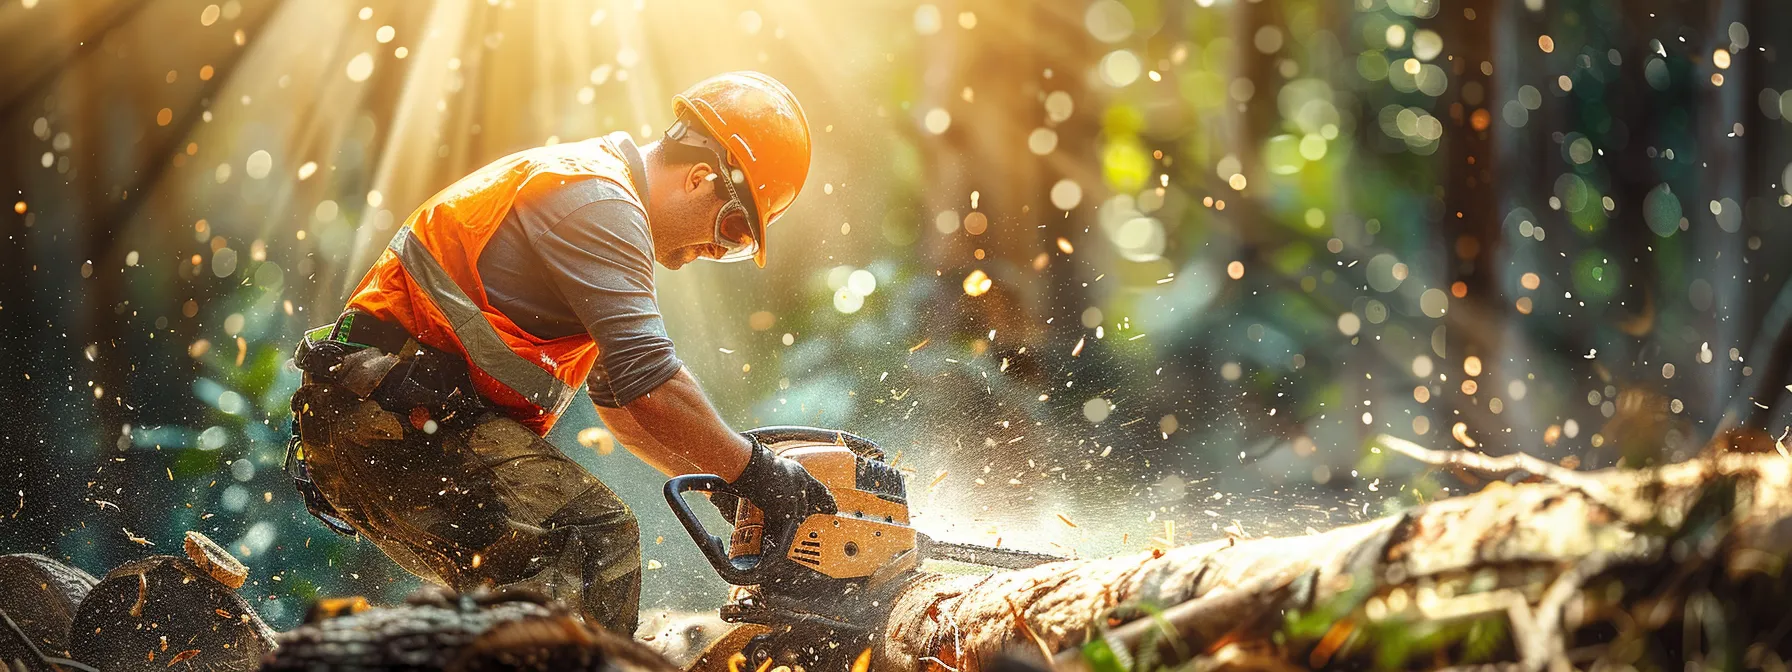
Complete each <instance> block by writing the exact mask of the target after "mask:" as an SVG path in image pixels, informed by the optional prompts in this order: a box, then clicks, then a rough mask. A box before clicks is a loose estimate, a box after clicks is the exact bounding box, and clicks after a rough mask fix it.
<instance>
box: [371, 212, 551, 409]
mask: <svg viewBox="0 0 1792 672" xmlns="http://www.w3.org/2000/svg"><path fill="white" fill-rule="evenodd" d="M387 247H388V248H389V249H391V250H392V252H393V254H396V255H397V256H398V264H399V265H400V266H403V267H404V272H405V273H406V274H408V275H410V276H411V280H412V281H414V282H416V283H417V285H418V286H419V287H422V288H423V291H424V293H425V294H426V295H427V296H428V297H429V302H430V303H432V304H435V307H436V310H440V311H442V316H443V317H446V318H448V323H449V324H450V325H452V326H453V328H454V335H455V337H457V338H459V339H460V344H461V348H462V349H464V350H466V351H467V360H468V361H470V362H472V364H473V366H475V367H478V368H479V370H480V371H483V372H485V374H486V375H488V376H491V377H492V378H493V379H495V380H497V381H498V382H499V383H503V385H504V386H505V387H508V388H510V389H511V391H513V392H516V393H517V394H518V395H521V396H522V397H523V398H524V399H528V400H529V403H532V404H535V405H536V406H540V407H542V408H544V409H548V410H549V411H550V412H551V413H552V414H553V415H559V414H561V413H563V412H565V411H566V407H567V406H568V405H570V404H571V403H572V398H573V394H574V393H575V392H577V390H575V389H573V388H572V387H569V386H567V384H566V383H565V382H564V381H562V380H560V379H559V378H555V377H554V374H552V373H549V372H548V371H547V370H545V369H542V368H541V367H539V366H536V365H535V364H534V363H533V362H530V361H529V360H527V359H524V358H523V356H522V355H519V354H516V351H515V350H511V349H510V346H509V345H506V344H505V343H504V339H503V338H502V337H500V336H498V330H497V329H494V328H492V323H491V322H488V321H486V319H485V314H484V313H482V312H480V310H479V307H478V306H477V305H474V304H473V299H472V298H471V297H468V296H467V294H466V292H463V291H461V288H460V285H457V284H454V279H453V278H452V277H450V276H449V275H448V271H447V269H444V268H442V265H441V264H440V263H438V262H437V261H436V258H435V257H434V256H433V255H431V254H430V253H429V250H428V249H425V248H424V247H423V244H422V243H421V242H418V241H417V234H415V233H412V232H411V227H408V226H407V227H404V229H402V230H400V231H399V232H398V235H396V236H393V237H392V242H391V244H389V245H387Z"/></svg>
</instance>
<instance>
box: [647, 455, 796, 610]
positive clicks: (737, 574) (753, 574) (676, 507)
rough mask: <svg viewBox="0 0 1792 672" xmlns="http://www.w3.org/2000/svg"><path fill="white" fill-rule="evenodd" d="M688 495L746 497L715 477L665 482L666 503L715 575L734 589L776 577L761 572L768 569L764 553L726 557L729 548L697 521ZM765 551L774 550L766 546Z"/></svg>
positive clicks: (699, 475) (707, 476)
mask: <svg viewBox="0 0 1792 672" xmlns="http://www.w3.org/2000/svg"><path fill="white" fill-rule="evenodd" d="M687 492H725V493H728V494H730V495H734V496H735V497H738V498H740V499H743V500H745V499H746V498H745V497H743V496H741V494H740V491H738V490H735V489H734V486H733V485H730V484H729V483H728V481H725V480H723V479H722V477H720V476H716V475H714V474H689V475H685V476H674V477H672V479H671V480H668V481H666V503H667V504H669V505H671V507H672V513H673V515H676V516H678V522H679V524H681V525H684V531H685V532H687V533H689V534H690V535H691V541H694V542H697V548H698V549H699V550H702V551H703V558H704V559H706V560H708V561H709V565H710V566H711V567H714V568H715V570H716V574H718V575H720V576H721V577H722V580H723V581H727V582H728V583H730V584H732V585H736V586H755V585H759V584H761V583H767V582H769V581H770V580H772V579H773V578H776V577H772V576H769V575H767V573H766V572H764V571H761V569H762V568H764V567H769V566H770V565H768V563H766V562H765V556H764V554H763V553H762V554H761V555H756V556H751V557H743V558H730V557H728V547H727V546H726V545H725V544H724V542H723V541H722V538H721V537H718V536H716V535H713V534H710V533H709V530H708V529H706V528H704V527H703V521H701V520H698V519H697V513H696V512H695V511H692V510H691V504H690V502H687V501H685V499H684V493H687ZM765 550H774V549H773V548H771V547H769V546H768V547H766V549H765Z"/></svg>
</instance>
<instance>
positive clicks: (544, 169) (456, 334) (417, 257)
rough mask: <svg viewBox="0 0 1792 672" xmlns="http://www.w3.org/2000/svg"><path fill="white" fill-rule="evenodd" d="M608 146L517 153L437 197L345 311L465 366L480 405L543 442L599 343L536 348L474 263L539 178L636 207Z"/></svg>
mask: <svg viewBox="0 0 1792 672" xmlns="http://www.w3.org/2000/svg"><path fill="white" fill-rule="evenodd" d="M615 142H617V140H612V139H611V138H593V139H590V140H585V141H583V142H575V143H567V144H561V145H553V146H549V147H538V148H535V149H529V150H524V151H521V152H517V153H515V154H511V155H510V156H506V157H504V158H502V159H499V160H497V161H495V162H492V163H491V164H489V165H487V166H485V167H484V168H480V169H479V170H477V171H475V172H474V173H473V174H471V175H468V176H466V177H464V178H461V180H460V181H458V182H455V183H454V184H452V185H450V186H449V187H448V188H447V189H443V190H442V191H441V193H438V194H436V195H435V196H433V197H431V198H430V199H429V200H428V201H426V202H424V203H423V205H422V206H420V207H418V208H417V210H416V212H413V213H411V216H410V218H409V219H407V220H405V225H404V227H403V228H401V229H399V231H398V234H397V235H395V236H393V237H392V242H391V243H390V244H389V245H387V247H386V250H385V251H384V252H381V253H380V257H379V260H377V261H375V262H374V264H373V268H372V269H371V270H369V271H368V272H367V277H364V278H362V279H361V284H360V286H359V287H356V288H355V292H354V294H353V295H352V296H351V297H350V298H349V301H348V307H349V308H351V309H355V310H360V311H362V312H365V313H368V314H370V315H372V316H373V317H376V318H379V319H380V320H384V321H386V322H391V323H395V324H398V325H400V326H403V327H404V328H405V330H406V331H408V332H410V333H411V336H412V337H414V338H416V339H417V341H418V342H419V343H423V344H426V345H429V346H431V347H434V348H436V349H439V350H442V351H445V352H451V353H455V354H459V355H461V356H463V357H465V358H466V361H467V368H468V369H470V371H471V373H472V379H473V387H474V388H476V389H477V390H478V392H479V393H480V394H481V395H483V396H484V397H485V398H486V400H487V401H489V402H491V403H492V404H493V405H494V406H496V407H497V408H499V409H500V410H501V411H503V412H504V413H505V414H507V415H509V416H510V417H512V418H515V419H516V420H517V422H520V423H522V424H523V425H524V426H526V427H528V428H530V429H532V430H534V431H535V432H536V433H537V434H547V432H548V430H549V429H551V428H553V426H554V421H556V420H558V419H559V418H560V414H561V413H563V412H565V411H566V407H567V406H568V405H569V404H571V403H572V398H573V396H574V392H575V391H576V390H578V388H579V385H581V384H583V383H584V382H585V376H586V375H587V374H589V373H590V372H591V367H592V366H593V365H594V364H595V363H596V362H597V357H598V354H599V353H598V350H597V343H596V341H594V340H592V338H591V335H590V334H585V333H579V334H574V335H572V336H566V337H562V338H555V339H547V340H544V339H540V338H536V337H535V336H532V335H530V334H529V333H528V332H526V331H524V330H523V329H522V328H521V327H518V326H517V325H516V323H515V322H512V321H511V320H510V318H508V317H505V316H504V314H502V313H499V312H498V311H497V310H496V309H494V308H492V305H491V303H490V302H489V301H488V300H487V299H486V296H485V283H484V282H483V281H481V280H480V278H479V253H480V252H481V251H483V250H484V249H485V244H486V242H487V241H490V240H491V237H492V234H493V233H494V232H496V231H497V230H498V225H499V224H500V223H502V222H503V221H504V218H505V216H507V215H508V214H509V213H510V208H511V205H512V204H513V203H515V202H516V199H517V195H518V194H519V192H521V191H522V190H523V187H524V185H527V184H528V183H529V180H531V179H533V178H535V177H538V176H542V175H558V176H562V177H564V178H567V179H568V180H569V181H570V180H575V179H588V178H593V177H595V178H597V179H601V180H607V181H609V182H611V183H613V184H615V185H616V186H618V187H620V188H621V189H622V191H623V192H624V193H626V194H627V195H628V197H629V199H630V200H631V201H633V202H634V204H635V205H636V206H637V207H640V206H641V203H642V199H641V195H640V194H639V193H637V192H636V190H635V185H634V181H632V180H630V179H629V170H630V169H629V163H628V161H627V160H626V159H625V158H624V157H623V155H622V152H621V150H620V149H618V147H617V145H615V144H614V143H615ZM643 210H645V208H643Z"/></svg>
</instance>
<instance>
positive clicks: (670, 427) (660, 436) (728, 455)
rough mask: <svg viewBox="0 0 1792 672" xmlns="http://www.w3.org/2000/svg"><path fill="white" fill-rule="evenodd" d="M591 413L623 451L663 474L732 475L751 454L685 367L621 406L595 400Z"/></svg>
mask: <svg viewBox="0 0 1792 672" xmlns="http://www.w3.org/2000/svg"><path fill="white" fill-rule="evenodd" d="M597 417H598V418H599V419H601V420H603V422H604V426H605V427H608V428H610V432H611V433H613V434H615V435H616V439H617V440H618V441H621V442H622V445H623V446H625V447H627V448H628V449H629V452H632V453H634V454H635V456H636V457H639V458H641V460H642V461H643V462H646V463H647V464H649V465H652V466H653V468H655V469H658V470H660V471H661V472H662V473H665V474H666V475H668V476H678V475H682V474H695V473H706V474H715V475H717V476H721V477H722V478H723V479H726V480H728V481H734V480H735V479H737V478H738V477H739V476H740V473H741V470H742V469H745V468H746V466H747V460H748V459H749V458H750V457H751V456H752V452H751V447H750V446H749V445H748V444H747V441H746V439H743V438H741V436H740V435H739V434H736V433H735V432H734V430H731V429H729V428H728V425H727V424H726V423H724V422H722V417H721V416H720V415H718V414H717V413H716V410H715V408H714V407H712V406H710V405H709V399H708V398H706V397H704V396H703V389H702V388H701V387H699V386H698V385H697V379H696V378H695V377H693V376H692V375H691V372H690V371H689V370H687V369H683V368H680V369H679V370H678V373H677V374H675V375H673V376H672V377H671V378H669V379H667V380H666V382H664V383H661V384H660V385H659V387H655V388H653V391H651V392H648V393H647V394H644V395H642V396H640V397H637V398H636V399H634V400H633V401H631V402H629V403H628V404H626V405H624V406H622V407H621V408H605V407H603V406H598V407H597Z"/></svg>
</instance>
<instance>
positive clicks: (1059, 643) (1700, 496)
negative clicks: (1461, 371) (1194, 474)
mask: <svg viewBox="0 0 1792 672" xmlns="http://www.w3.org/2000/svg"><path fill="white" fill-rule="evenodd" d="M1382 442H1383V446H1384V448H1388V449H1393V450H1397V451H1401V452H1406V453H1408V454H1410V455H1413V456H1416V457H1419V458H1420V459H1423V460H1426V461H1430V462H1433V463H1435V464H1444V465H1447V466H1449V467H1451V468H1453V469H1465V468H1466V469H1471V470H1483V471H1485V470H1492V471H1497V472H1505V473H1510V472H1513V471H1528V472H1530V473H1533V474H1538V475H1540V476H1544V477H1546V478H1548V479H1550V482H1540V483H1525V484H1520V485H1508V484H1507V483H1506V482H1504V481H1495V482H1493V483H1491V484H1490V485H1489V486H1488V487H1487V488H1485V489H1483V490H1482V491H1481V492H1479V493H1476V494H1471V495H1467V496H1463V497H1457V498H1453V499H1446V500H1441V501H1437V502H1432V503H1428V504H1425V505H1422V506H1420V507H1418V508H1415V509H1413V510H1411V511H1408V512H1406V513H1404V514H1401V515H1398V516H1393V517H1389V518H1384V519H1381V520H1376V521H1372V522H1368V523H1363V524H1359V525H1352V526H1349V527H1343V528H1339V529H1336V530H1332V531H1330V532H1325V533H1322V534H1315V535H1308V536H1304V537H1294V538H1288V539H1273V538H1265V539H1253V540H1236V539H1226V540H1220V541H1213V542H1208V543H1204V544H1199V545H1194V546H1186V547H1182V548H1177V549H1174V550H1170V551H1167V552H1164V551H1153V552H1150V553H1144V554H1139V555H1133V556H1127V557H1117V558H1106V559H1099V560H1074V561H1068V562H1064V563H1056V564H1052V565H1046V566H1041V567H1037V568H1033V569H1028V570H1021V571H1012V572H1002V573H997V574H994V575H990V576H950V577H949V576H927V577H924V578H923V579H921V580H919V581H917V582H915V583H914V584H912V585H911V586H909V587H908V588H906V589H904V590H903V592H901V593H899V594H898V595H897V597H896V598H895V599H894V600H893V601H892V604H891V612H890V614H889V617H888V620H887V622H886V623H885V624H884V626H883V632H884V635H885V636H884V637H883V640H882V642H881V643H880V644H879V645H878V647H877V648H876V650H875V652H874V653H875V657H876V664H875V666H874V668H875V669H879V670H885V671H889V670H942V669H952V670H958V671H960V672H964V671H968V670H981V669H992V665H993V664H994V663H995V661H996V660H997V659H998V658H1001V657H1004V656H1005V655H1006V656H1014V655H1019V656H1022V657H1030V658H1033V659H1035V660H1038V659H1041V658H1043V657H1051V658H1055V659H1056V663H1055V667H1056V668H1057V669H1079V668H1084V667H1087V668H1090V669H1096V670H1121V669H1155V668H1156V667H1157V666H1158V665H1170V664H1173V663H1177V662H1181V661H1183V660H1189V659H1198V660H1199V661H1200V662H1202V663H1203V664H1201V665H1198V666H1197V667H1196V668H1195V669H1208V668H1210V667H1218V666H1239V667H1254V668H1278V669H1290V668H1297V667H1306V666H1312V667H1326V666H1349V667H1358V666H1366V665H1369V664H1375V665H1378V666H1385V667H1394V668H1399V667H1408V666H1424V667H1441V666H1449V665H1464V664H1477V663H1495V664H1500V663H1504V664H1507V665H1510V664H1512V663H1517V664H1519V665H1521V666H1522V667H1524V668H1525V669H1529V670H1538V669H1543V668H1545V667H1550V668H1552V669H1566V668H1567V666H1569V665H1575V666H1584V665H1587V664H1590V663H1593V662H1594V661H1595V660H1597V661H1600V662H1604V663H1609V664H1618V665H1635V666H1639V667H1643V666H1650V665H1653V666H1656V667H1662V668H1669V667H1681V666H1682V665H1681V664H1679V663H1678V662H1677V661H1679V660H1687V661H1702V662H1703V663H1704V664H1705V665H1723V666H1726V667H1737V666H1741V665H1743V664H1747V665H1749V666H1751V667H1762V666H1776V661H1778V660H1780V659H1783V658H1784V657H1785V656H1786V655H1787V654H1788V653H1792V644H1789V643H1788V637H1787V630H1788V626H1792V617H1788V616H1787V615H1786V612H1785V610H1784V609H1783V605H1784V604H1786V602H1785V600H1786V599H1787V597H1788V594H1789V593H1792V591H1788V590H1787V582H1785V581H1783V580H1781V579H1780V578H1778V569H1779V568H1780V567H1782V565H1783V563H1784V559H1785V557H1786V554H1787V551H1788V550H1792V495H1788V494H1787V493H1788V492H1792V487H1789V486H1792V460H1787V459H1785V458H1783V457H1781V456H1779V455H1773V454H1766V455H1738V454H1722V455H1716V456H1711V457H1706V458H1701V459H1699V460H1696V461H1692V462H1685V463H1680V464H1675V465H1672V466H1668V467H1663V468H1660V469H1651V470H1640V471H1617V470H1611V471H1601V472H1574V471H1570V470H1567V469H1563V468H1560V467H1556V466H1554V465H1551V464H1548V463H1545V462H1540V461H1534V460H1532V461H1530V462H1529V463H1522V462H1518V461H1517V460H1519V459H1528V458H1523V456H1517V457H1516V458H1506V460H1504V461H1499V460H1492V459H1490V458H1486V457H1485V456H1482V455H1480V454H1478V453H1433V452H1430V451H1426V450H1424V449H1422V448H1418V447H1417V446H1412V445H1411V444H1406V443H1404V442H1401V441H1398V440H1395V439H1389V438H1387V437H1383V439H1382ZM1508 462H1509V463H1508ZM1776 605H1782V606H1776ZM1157 609H1162V611H1156V610H1157ZM1151 613H1155V614H1157V615H1158V616H1157V617H1156V618H1150V617H1143V616H1145V615H1146V614H1151ZM1171 632H1173V633H1174V634H1173V635H1170V636H1166V634H1167V633H1171ZM1079 649H1080V650H1079ZM1153 661H1155V662H1156V663H1157V664H1151V663H1152V662H1153ZM1135 662H1136V663H1140V664H1138V665H1134V664H1133V663H1135Z"/></svg>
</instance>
